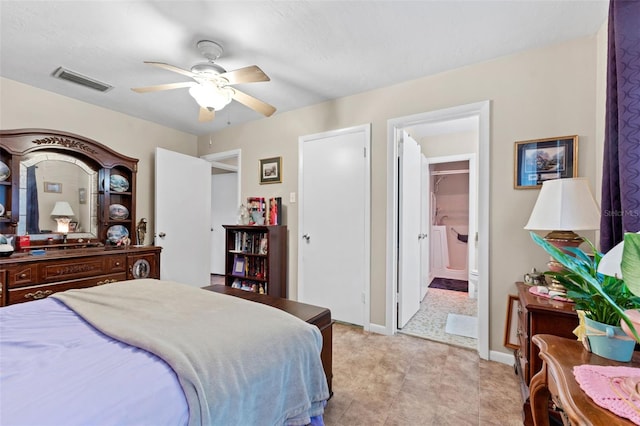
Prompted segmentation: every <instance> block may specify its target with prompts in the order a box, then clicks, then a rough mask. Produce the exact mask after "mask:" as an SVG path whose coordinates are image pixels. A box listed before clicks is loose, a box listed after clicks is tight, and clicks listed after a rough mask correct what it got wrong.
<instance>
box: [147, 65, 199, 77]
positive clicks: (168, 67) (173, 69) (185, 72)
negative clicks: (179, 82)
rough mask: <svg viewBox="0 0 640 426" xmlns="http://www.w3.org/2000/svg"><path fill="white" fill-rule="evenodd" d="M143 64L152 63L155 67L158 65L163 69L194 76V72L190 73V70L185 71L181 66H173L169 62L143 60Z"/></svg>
mask: <svg viewBox="0 0 640 426" xmlns="http://www.w3.org/2000/svg"><path fill="white" fill-rule="evenodd" d="M144 63H145V64H149V65H153V66H156V67H160V68H163V69H165V70H168V71H173V72H177V73H178V74H182V75H186V76H187V77H192V78H193V77H195V74H194V73H192V72H191V71H187V70H183V69H182V68H178V67H175V66H173V65H169V64H165V63H163V62H151V61H144Z"/></svg>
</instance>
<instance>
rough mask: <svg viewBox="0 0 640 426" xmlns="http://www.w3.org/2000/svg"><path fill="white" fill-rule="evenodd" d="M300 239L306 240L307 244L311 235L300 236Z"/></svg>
mask: <svg viewBox="0 0 640 426" xmlns="http://www.w3.org/2000/svg"><path fill="white" fill-rule="evenodd" d="M302 238H304V239H305V240H307V242H309V240H310V239H311V235H309V234H304V235H303V236H302Z"/></svg>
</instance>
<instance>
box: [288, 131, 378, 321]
mask: <svg viewBox="0 0 640 426" xmlns="http://www.w3.org/2000/svg"><path fill="white" fill-rule="evenodd" d="M369 143H370V129H369V126H359V127H356V128H351V129H344V130H343V131H336V132H327V133H323V134H320V135H309V136H304V137H301V138H300V141H299V152H300V163H299V164H300V166H299V167H300V171H299V179H300V182H299V186H298V188H299V203H300V204H299V207H298V209H299V211H298V213H299V223H298V227H299V229H298V232H299V236H298V299H299V300H300V301H302V302H305V303H310V304H313V305H318V306H324V307H327V308H329V309H331V316H332V317H333V318H334V319H336V320H340V321H344V322H348V323H352V324H357V325H364V323H365V322H366V323H367V324H368V316H366V318H365V314H366V312H367V309H368V303H367V300H368V282H369V158H368V157H369V156H368V150H369Z"/></svg>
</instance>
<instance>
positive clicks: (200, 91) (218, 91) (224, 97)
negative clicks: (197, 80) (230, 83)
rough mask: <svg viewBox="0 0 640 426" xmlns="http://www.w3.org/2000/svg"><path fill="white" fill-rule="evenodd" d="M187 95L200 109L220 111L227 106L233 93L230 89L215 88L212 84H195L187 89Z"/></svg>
mask: <svg viewBox="0 0 640 426" xmlns="http://www.w3.org/2000/svg"><path fill="white" fill-rule="evenodd" d="M189 94H190V95H191V96H192V97H193V99H195V100H196V102H197V103H198V105H200V106H201V107H202V108H213V109H214V110H216V111H220V110H221V109H222V108H224V107H225V106H227V105H228V104H229V102H231V99H232V97H233V94H234V91H233V89H232V88H230V87H226V86H225V87H217V86H215V85H213V84H206V83H202V84H197V85H195V86H191V87H190V88H189Z"/></svg>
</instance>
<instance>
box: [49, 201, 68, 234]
mask: <svg viewBox="0 0 640 426" xmlns="http://www.w3.org/2000/svg"><path fill="white" fill-rule="evenodd" d="M72 216H73V210H72V209H71V205H69V203H68V202H67V201H56V204H55V206H53V211H52V212H51V217H53V218H54V219H55V221H56V222H58V229H57V231H58V232H60V233H62V234H67V233H68V232H69V222H71V217H72Z"/></svg>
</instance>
